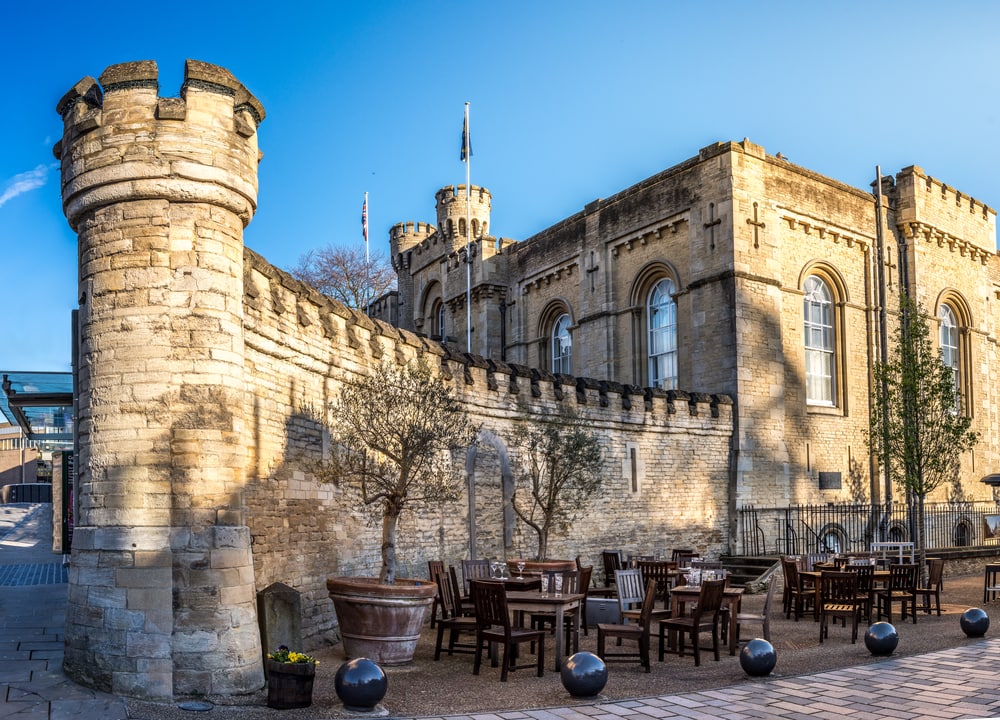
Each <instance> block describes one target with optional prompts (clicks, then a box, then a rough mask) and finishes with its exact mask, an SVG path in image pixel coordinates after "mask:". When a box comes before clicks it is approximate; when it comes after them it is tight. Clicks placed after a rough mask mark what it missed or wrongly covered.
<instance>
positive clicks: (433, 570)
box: [427, 560, 445, 629]
mask: <svg viewBox="0 0 1000 720" xmlns="http://www.w3.org/2000/svg"><path fill="white" fill-rule="evenodd" d="M444 572H445V569H444V561H443V560H428V561H427V578H428V579H429V580H430V581H431V582H435V581H436V580H437V576H438V575H442V574H444ZM440 612H441V599H440V598H439V597H438V596H437V595H435V596H434V604H433V605H431V628H432V629H433V627H434V625H435V623H436V622H437V616H438V614H439V613H440Z"/></svg>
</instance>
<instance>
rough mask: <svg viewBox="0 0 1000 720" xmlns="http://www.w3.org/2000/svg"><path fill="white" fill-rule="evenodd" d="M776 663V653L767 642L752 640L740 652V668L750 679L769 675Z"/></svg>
mask: <svg viewBox="0 0 1000 720" xmlns="http://www.w3.org/2000/svg"><path fill="white" fill-rule="evenodd" d="M777 663H778V653H776V652H775V650H774V646H773V645H772V644H771V643H769V642H768V641H767V640H763V639H761V638H754V639H753V640H750V641H749V642H748V643H747V644H746V645H744V646H743V649H742V650H740V667H741V668H743V672H745V673H746V674H747V675H750V676H752V677H764V676H765V675H769V674H770V673H771V671H772V670H774V666H775V665H776V664H777Z"/></svg>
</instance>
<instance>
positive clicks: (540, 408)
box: [244, 248, 733, 433]
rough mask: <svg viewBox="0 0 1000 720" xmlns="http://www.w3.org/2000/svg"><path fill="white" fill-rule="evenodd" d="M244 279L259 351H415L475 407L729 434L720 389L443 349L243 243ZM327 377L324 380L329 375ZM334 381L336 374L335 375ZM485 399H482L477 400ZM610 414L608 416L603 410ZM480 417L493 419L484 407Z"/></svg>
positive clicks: (405, 354) (409, 355)
mask: <svg viewBox="0 0 1000 720" xmlns="http://www.w3.org/2000/svg"><path fill="white" fill-rule="evenodd" d="M244 267H245V269H246V270H245V272H246V277H245V279H244V287H245V289H246V295H245V296H244V304H245V309H246V317H247V319H248V324H249V326H250V327H252V328H254V332H253V333H252V335H251V337H248V339H247V343H248V344H249V345H250V346H252V347H256V348H258V349H260V350H267V351H268V352H275V349H274V348H275V344H276V343H281V344H282V345H284V346H285V347H286V349H285V351H284V352H287V353H291V354H292V355H293V356H296V357H302V358H306V357H308V356H309V355H311V354H313V353H320V354H322V349H323V348H325V347H327V345H328V344H329V343H334V344H337V345H339V346H341V347H342V348H345V352H346V353H347V354H348V355H354V357H353V361H352V362H350V363H347V365H348V366H352V367H365V366H368V365H370V364H371V363H373V362H377V361H379V360H380V359H382V358H387V357H395V358H397V360H398V361H399V362H403V363H405V362H408V361H410V360H413V359H415V358H417V357H424V358H425V359H426V357H427V356H438V357H439V362H440V365H441V372H442V373H444V374H445V376H447V377H451V378H455V379H457V380H459V381H460V382H459V384H460V385H461V386H462V387H463V394H464V395H465V396H466V397H467V398H468V399H470V401H471V400H472V398H473V397H474V398H475V400H474V402H471V406H473V407H477V408H479V409H480V411H483V408H488V407H489V406H491V405H495V406H496V408H495V409H496V410H500V409H502V408H505V407H508V405H509V403H512V402H513V403H514V405H515V406H517V407H520V408H531V407H534V411H535V412H538V413H542V414H547V413H551V412H552V410H553V408H555V407H556V406H559V405H565V406H572V407H573V409H574V410H575V411H576V412H577V413H580V414H583V415H589V416H592V417H593V419H594V421H595V422H596V421H598V420H600V419H602V418H603V420H604V421H608V420H609V418H610V417H613V418H614V419H615V421H616V422H620V423H624V424H625V425H633V424H634V425H636V427H637V428H638V427H645V426H646V425H648V424H650V423H652V424H653V425H659V426H664V425H671V424H679V425H690V424H691V423H695V424H697V425H699V426H703V425H705V424H708V425H710V426H711V427H714V428H716V429H718V430H719V431H720V432H726V433H728V432H729V429H730V426H731V422H732V404H733V402H732V399H731V398H730V397H729V396H728V395H708V394H704V393H688V392H684V391H680V390H661V389H659V388H643V387H639V386H637V385H623V384H621V383H616V382H609V381H604V380H596V379H593V378H583V377H575V376H572V375H566V374H559V375H554V374H552V373H550V372H547V371H545V370H540V369H537V368H531V367H527V366H523V365H516V364H508V363H504V362H501V361H498V360H490V359H488V358H484V357H481V356H479V355H475V354H469V353H464V352H457V351H452V350H450V349H449V348H448V347H447V346H446V345H444V344H442V343H440V342H437V341H433V340H430V339H429V338H427V337H425V336H423V335H420V334H417V333H413V332H409V331H406V330H402V329H400V328H397V327H394V326H392V325H390V324H388V323H386V322H383V321H381V320H378V319H374V318H370V317H367V316H366V315H364V314H363V313H361V312H358V311H357V310H354V309H351V308H348V307H347V306H345V305H344V304H343V303H341V302H340V301H338V300H335V299H333V298H330V297H327V296H326V295H323V294H321V293H320V292H318V291H317V290H316V289H314V288H312V287H311V286H309V285H307V284H306V283H303V282H301V281H300V280H297V279H296V278H295V277H293V276H292V275H290V274H289V273H287V272H285V271H284V270H281V269H280V268H277V267H275V266H273V265H271V264H270V263H268V262H267V261H266V260H265V259H264V258H263V257H261V256H260V255H258V254H257V253H255V252H254V251H253V250H250V249H249V248H245V249H244ZM331 379H332V378H331ZM336 379H337V380H342V379H343V378H336ZM484 403H485V404H484ZM609 413H610V415H608V414H609ZM486 415H487V416H489V417H495V415H494V413H492V412H490V411H488V410H486Z"/></svg>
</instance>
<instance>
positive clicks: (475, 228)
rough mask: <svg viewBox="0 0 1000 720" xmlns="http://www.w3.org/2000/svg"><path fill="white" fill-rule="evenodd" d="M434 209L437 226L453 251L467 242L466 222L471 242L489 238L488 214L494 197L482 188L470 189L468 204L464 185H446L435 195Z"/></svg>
mask: <svg viewBox="0 0 1000 720" xmlns="http://www.w3.org/2000/svg"><path fill="white" fill-rule="evenodd" d="M434 198H435V200H436V209H437V226H438V227H439V228H440V231H441V233H442V234H443V235H444V237H445V239H446V240H447V241H448V242H450V243H451V244H452V246H453V248H454V249H458V247H459V246H460V245H464V244H465V242H466V232H465V226H466V222H467V221H468V222H471V224H472V235H471V239H472V240H478V239H480V238H482V237H485V236H487V235H488V234H489V228H490V211H491V209H492V207H493V196H492V195H491V194H490V191H489V190H487V189H486V188H484V187H477V186H476V185H471V186H470V192H469V198H468V202H467V201H466V197H465V185H449V186H448V187H443V188H441V189H440V190H438V191H437V192H436V193H435V194H434Z"/></svg>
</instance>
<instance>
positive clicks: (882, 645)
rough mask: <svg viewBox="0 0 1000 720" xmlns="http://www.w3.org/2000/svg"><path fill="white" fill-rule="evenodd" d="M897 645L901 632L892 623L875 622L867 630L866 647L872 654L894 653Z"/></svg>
mask: <svg viewBox="0 0 1000 720" xmlns="http://www.w3.org/2000/svg"><path fill="white" fill-rule="evenodd" d="M897 645H899V633H897V632H896V628H895V627H893V626H892V624H890V623H887V622H877V623H873V624H872V626H871V627H869V628H868V630H867V632H865V647H866V648H868V652H870V653H871V654H872V655H892V652H893V650H895V649H896V646H897Z"/></svg>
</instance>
